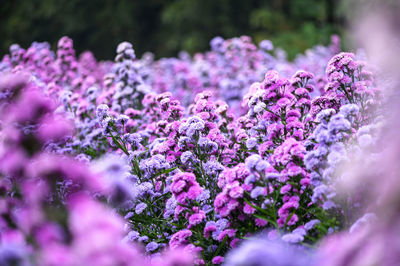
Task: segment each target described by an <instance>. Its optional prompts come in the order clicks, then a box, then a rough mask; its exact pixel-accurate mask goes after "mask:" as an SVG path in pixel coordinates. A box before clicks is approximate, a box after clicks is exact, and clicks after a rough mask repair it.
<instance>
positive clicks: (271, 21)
mask: <svg viewBox="0 0 400 266" xmlns="http://www.w3.org/2000/svg"><path fill="white" fill-rule="evenodd" d="M0 4H1V5H0V36H1V41H0V45H1V46H0V55H4V54H5V53H7V52H8V49H9V47H10V45H11V44H13V43H18V44H20V45H21V46H22V47H24V48H26V47H28V46H29V45H30V44H31V43H32V42H33V41H48V42H50V43H51V45H52V47H53V48H54V47H55V45H56V43H57V41H58V39H60V37H62V36H64V35H68V36H69V37H71V38H72V39H73V40H74V45H75V49H76V50H77V52H78V53H80V52H82V51H84V50H90V51H92V52H93V53H94V55H95V56H96V57H97V58H98V59H108V60H112V59H113V58H114V55H115V49H116V47H117V45H118V43H120V42H122V41H130V42H132V43H133V45H134V48H135V50H136V53H137V54H138V55H139V56H140V55H141V54H143V53H144V52H146V51H151V52H153V53H154V54H155V56H156V58H160V57H170V56H176V55H177V54H178V52H179V51H181V50H186V51H188V52H190V53H194V52H201V51H205V50H208V49H209V41H210V40H211V39H212V38H213V37H215V36H222V37H224V38H230V37H238V36H241V35H249V36H251V37H252V38H253V40H254V41H255V42H256V43H258V42H259V41H261V40H263V39H269V40H271V41H272V42H273V43H274V45H275V46H278V47H281V48H283V49H284V50H286V51H287V53H288V56H289V58H293V57H294V56H295V55H296V54H297V53H299V52H303V51H304V50H305V49H307V48H310V47H312V46H313V45H315V44H327V43H329V40H330V36H331V35H332V34H339V35H343V32H342V30H341V29H342V28H344V27H345V26H346V25H345V24H346V22H345V20H344V16H342V13H343V12H342V11H343V7H340V6H339V0H264V1H262V0H245V1H244V0H143V1H139V0H119V1H112V0H95V1H90V0H28V1H27V0H0Z"/></svg>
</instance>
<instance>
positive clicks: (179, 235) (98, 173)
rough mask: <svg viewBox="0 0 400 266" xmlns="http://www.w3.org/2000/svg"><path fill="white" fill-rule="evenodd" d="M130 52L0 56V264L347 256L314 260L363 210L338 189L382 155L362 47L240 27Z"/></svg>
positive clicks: (280, 261) (296, 261) (247, 261)
mask: <svg viewBox="0 0 400 266" xmlns="http://www.w3.org/2000/svg"><path fill="white" fill-rule="evenodd" d="M133 47H134V46H133V45H132V44H130V43H128V42H123V43H121V44H120V45H119V46H118V47H117V50H116V52H117V55H116V57H115V62H97V61H96V60H95V58H94V57H93V55H92V54H91V53H90V52H85V53H83V54H81V55H80V56H79V57H77V56H76V54H75V51H74V48H73V42H72V40H71V39H69V38H68V37H63V38H61V40H60V41H59V43H58V48H57V51H56V52H53V51H52V50H50V48H49V45H48V44H46V43H33V44H32V45H31V46H30V47H29V48H28V49H23V48H21V47H20V46H18V45H16V44H15V45H12V46H11V47H10V54H7V55H5V56H4V58H3V60H2V61H1V62H0V108H1V115H0V122H1V127H0V134H1V137H0V141H1V143H0V145H1V146H0V188H1V194H0V200H1V201H0V202H1V204H0V206H1V208H0V212H1V217H0V262H1V263H2V264H4V265H15V264H16V265H31V264H33V265H60V264H62V265H79V264H80V265H82V264H84V265H171V266H172V265H193V264H196V265H212V264H214V265H215V264H222V263H225V264H226V265H312V264H315V265H360V264H350V262H349V264H345V263H344V262H343V261H341V260H340V254H342V256H345V254H344V253H345V250H344V249H343V250H341V249H340V247H336V248H337V249H338V250H337V252H336V254H338V255H337V256H338V257H337V262H336V264H335V261H333V260H332V261H330V262H329V263H330V264H329V263H327V260H324V259H323V258H324V256H330V254H329V250H330V249H332V248H333V246H334V244H332V243H342V242H346V239H347V238H349V236H347V235H346V234H343V235H339V236H337V235H335V234H334V232H337V231H343V230H347V229H348V228H350V230H349V231H350V233H349V234H352V235H353V236H354V238H355V239H357V240H354V241H355V242H357V241H361V240H360V239H362V238H363V237H365V236H364V235H363V234H366V233H365V230H368V225H369V224H371V223H373V222H374V221H375V220H376V216H375V214H372V213H370V210H369V209H368V208H367V207H368V206H367V205H366V204H365V197H363V196H362V195H364V193H366V191H367V190H368V185H367V184H368V183H367V182H366V183H365V186H362V185H360V186H359V187H358V188H357V189H356V190H354V191H347V192H346V193H343V192H342V191H339V190H338V186H339V185H340V183H341V182H343V180H346V178H348V173H347V172H346V171H342V170H343V167H344V166H343V165H345V164H348V163H349V162H352V161H354V160H356V159H355V158H357V156H362V155H364V157H365V158H367V159H366V160H369V161H370V162H371V164H372V163H374V162H376V161H377V160H379V158H380V157H379V156H377V155H379V154H380V153H381V152H382V151H383V147H382V146H381V145H380V143H379V136H380V132H381V128H382V125H383V124H384V123H385V118H384V117H382V115H381V105H382V103H383V101H384V95H383V92H382V90H381V89H380V88H379V87H378V84H377V82H376V81H375V79H374V75H373V73H372V72H370V71H369V66H368V63H367V62H366V61H365V60H366V58H364V56H363V53H357V54H353V53H346V52H340V49H339V40H338V38H337V37H336V36H334V37H333V38H332V44H331V45H330V46H328V47H322V46H317V47H314V48H313V49H310V50H309V51H307V52H306V54H305V55H299V56H298V57H297V58H296V59H295V60H294V61H293V62H289V61H287V60H286V59H285V57H284V55H282V52H279V50H278V49H274V47H273V45H272V43H271V42H269V41H267V40H265V41H262V42H261V43H260V44H259V46H257V45H255V44H254V43H253V42H252V40H251V39H250V38H249V37H246V36H242V37H240V38H233V39H228V40H224V39H222V38H220V37H216V38H214V39H213V40H212V41H211V50H210V51H208V52H206V53H199V54H196V55H195V56H194V57H190V56H189V55H187V54H181V56H180V57H179V58H164V59H160V60H157V61H154V60H153V59H152V58H151V57H148V56H144V57H143V58H136V56H135V51H134V49H133ZM343 194H345V195H343ZM376 204H379V202H377V203H376ZM359 218H360V219H359ZM365 228H367V229H365ZM382 230H384V229H382ZM331 234H334V237H336V239H335V238H333V240H330V242H329V241H328V244H326V245H322V247H321V248H319V249H316V248H314V247H315V244H317V243H320V242H321V241H323V243H324V242H325V239H326V237H327V236H328V235H331ZM353 236H350V237H353ZM375 237H377V238H379V237H380V236H379V235H376V236H375ZM247 239H251V240H247ZM328 239H331V238H329V237H328ZM335 241H336V242H335ZM356 244H357V243H354V245H356ZM348 245H350V244H348ZM393 254H394V253H393ZM356 259H357V258H355V260H356ZM385 259H386V258H382V260H378V261H390V260H389V259H388V260H385ZM392 259H397V258H396V257H395V258H392ZM354 263H357V260H356V261H355V262H354Z"/></svg>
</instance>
